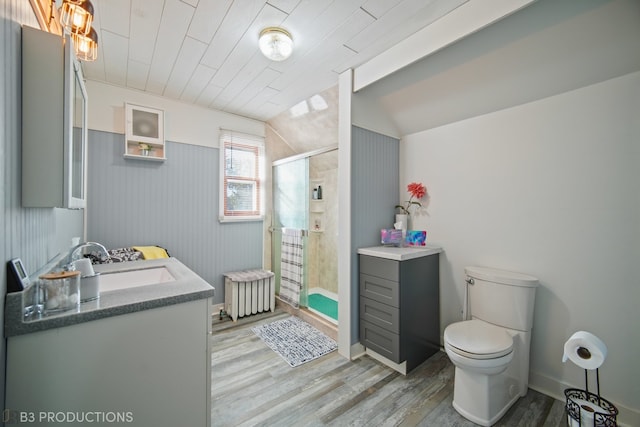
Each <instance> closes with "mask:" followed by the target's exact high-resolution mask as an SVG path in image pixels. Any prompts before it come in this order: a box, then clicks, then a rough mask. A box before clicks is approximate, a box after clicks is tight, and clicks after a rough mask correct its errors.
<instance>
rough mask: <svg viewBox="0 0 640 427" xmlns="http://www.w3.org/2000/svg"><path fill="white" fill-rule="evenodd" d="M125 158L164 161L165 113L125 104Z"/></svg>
mask: <svg viewBox="0 0 640 427" xmlns="http://www.w3.org/2000/svg"><path fill="white" fill-rule="evenodd" d="M125 128H126V130H125V133H126V134H125V143H124V144H125V147H124V150H125V151H124V156H125V157H127V158H134V159H142V160H158V161H164V160H165V159H166V157H165V144H164V111H162V110H158V109H155V108H149V107H142V106H139V105H134V104H129V103H127V104H125Z"/></svg>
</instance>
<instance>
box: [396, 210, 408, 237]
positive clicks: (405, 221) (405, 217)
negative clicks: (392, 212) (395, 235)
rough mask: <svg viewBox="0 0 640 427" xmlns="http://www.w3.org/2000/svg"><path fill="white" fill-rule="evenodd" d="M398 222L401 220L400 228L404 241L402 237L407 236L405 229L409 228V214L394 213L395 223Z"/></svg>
mask: <svg viewBox="0 0 640 427" xmlns="http://www.w3.org/2000/svg"><path fill="white" fill-rule="evenodd" d="M398 222H402V226H401V227H400V229H401V230H402V241H403V242H404V238H405V237H407V230H408V229H409V215H407V214H396V223H398Z"/></svg>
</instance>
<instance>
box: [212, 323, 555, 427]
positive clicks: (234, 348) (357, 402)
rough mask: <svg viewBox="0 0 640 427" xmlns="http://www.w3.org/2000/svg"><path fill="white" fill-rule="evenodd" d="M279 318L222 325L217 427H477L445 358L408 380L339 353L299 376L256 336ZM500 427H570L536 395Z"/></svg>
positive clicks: (216, 337)
mask: <svg viewBox="0 0 640 427" xmlns="http://www.w3.org/2000/svg"><path fill="white" fill-rule="evenodd" d="M288 316H289V314H288V313H283V312H281V311H276V313H267V314H263V315H256V316H250V317H246V318H243V319H239V321H238V322H237V323H233V322H231V321H222V322H220V321H217V317H216V321H214V326H213V334H212V338H211V339H212V349H213V352H212V358H211V360H212V368H211V371H212V380H211V385H212V387H211V405H212V410H211V419H212V423H211V424H212V426H215V427H218V426H369V427H373V426H438V427H439V426H459V427H467V426H475V424H473V423H471V422H470V421H468V420H466V419H465V418H463V417H462V416H460V415H459V414H458V413H457V412H456V411H455V410H454V409H453V407H452V406H451V401H452V399H453V377H454V367H453V365H452V364H451V362H450V361H449V359H448V357H447V356H446V354H445V353H443V352H439V353H438V354H436V355H434V356H432V357H431V358H429V359H428V360H427V361H425V362H424V363H423V364H422V365H420V366H419V367H418V368H416V369H415V370H414V371H412V372H410V373H409V375H407V376H403V375H401V374H399V373H397V372H396V371H394V370H392V369H391V368H388V367H387V366H385V365H383V364H381V363H380V362H378V361H376V360H374V359H372V358H370V357H369V356H366V355H365V356H363V357H361V358H359V359H357V360H354V361H350V360H347V359H345V358H344V357H342V356H340V355H339V354H338V352H337V351H335V352H333V353H330V354H328V355H326V356H323V357H321V358H319V359H316V360H314V361H312V362H309V363H306V364H304V365H301V366H299V367H296V368H291V367H289V365H288V364H287V363H286V362H285V361H284V360H282V358H280V356H278V355H277V354H276V353H275V352H274V351H272V350H271V349H269V347H267V346H266V345H265V344H264V343H263V342H262V340H260V338H258V337H257V336H256V335H255V334H254V333H253V332H252V331H251V328H252V327H253V326H256V325H259V324H263V323H268V322H271V321H274V320H278V319H282V318H286V317H288ZM497 425H498V426H510V427H511V426H527V427H529V426H545V427H547V426H548V427H551V426H566V425H567V422H566V415H565V412H564V402H561V401H559V400H555V399H553V398H551V397H548V396H546V395H543V394H541V393H538V392H536V391H533V390H529V392H528V393H527V396H526V397H524V398H521V399H520V400H519V401H518V402H517V403H516V405H514V406H513V407H512V408H511V409H510V410H509V411H508V412H507V414H505V416H504V417H503V418H502V419H501V420H500V421H499V422H498V424H497Z"/></svg>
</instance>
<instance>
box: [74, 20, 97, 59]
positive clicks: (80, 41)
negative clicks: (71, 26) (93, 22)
mask: <svg viewBox="0 0 640 427" xmlns="http://www.w3.org/2000/svg"><path fill="white" fill-rule="evenodd" d="M71 39H72V40H73V47H74V49H75V51H76V57H77V58H78V59H79V60H80V61H95V60H96V58H97V57H98V33H96V30H94V29H93V28H91V29H90V30H89V34H77V33H71Z"/></svg>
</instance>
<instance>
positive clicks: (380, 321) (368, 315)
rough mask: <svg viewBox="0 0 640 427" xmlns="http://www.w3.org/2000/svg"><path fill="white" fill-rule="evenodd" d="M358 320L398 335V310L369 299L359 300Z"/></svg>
mask: <svg viewBox="0 0 640 427" xmlns="http://www.w3.org/2000/svg"><path fill="white" fill-rule="evenodd" d="M360 319H362V320H364V321H367V322H369V323H372V324H374V325H377V326H380V327H381V328H383V329H386V330H387V331H389V332H393V333H395V334H399V333H400V309H398V308H396V307H392V306H390V305H388V304H382V303H381V302H378V301H375V300H372V299H370V298H360Z"/></svg>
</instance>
